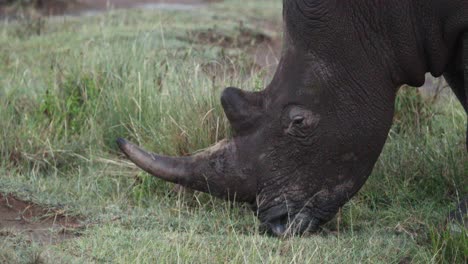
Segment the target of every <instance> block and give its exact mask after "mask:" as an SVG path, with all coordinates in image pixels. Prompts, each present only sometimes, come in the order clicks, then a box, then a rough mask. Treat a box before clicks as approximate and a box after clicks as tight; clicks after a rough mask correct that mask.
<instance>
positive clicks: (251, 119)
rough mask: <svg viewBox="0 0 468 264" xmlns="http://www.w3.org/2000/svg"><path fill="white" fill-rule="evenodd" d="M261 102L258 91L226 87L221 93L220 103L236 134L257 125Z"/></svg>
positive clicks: (260, 113) (260, 112)
mask: <svg viewBox="0 0 468 264" xmlns="http://www.w3.org/2000/svg"><path fill="white" fill-rule="evenodd" d="M262 104H263V100H262V96H261V95H260V92H246V91H242V90H241V89H238V88H235V87H228V88H226V89H224V91H223V93H222V95H221V105H222V106H223V109H224V112H225V114H226V117H227V118H228V120H229V122H230V124H231V127H232V129H233V131H234V133H235V134H236V135H239V134H243V133H246V132H248V131H249V130H250V129H252V128H253V127H255V126H256V125H258V122H259V120H260V116H261V115H262Z"/></svg>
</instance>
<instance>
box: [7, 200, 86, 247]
mask: <svg viewBox="0 0 468 264" xmlns="http://www.w3.org/2000/svg"><path fill="white" fill-rule="evenodd" d="M80 226H81V225H80V224H79V219H78V218H76V217H70V216H67V215H66V214H64V212H63V211H61V210H60V209H57V208H46V207H42V206H39V205H37V204H34V203H32V202H28V201H23V200H20V199H18V198H16V197H14V196H13V195H3V194H0V237H2V236H15V235H18V234H24V235H27V236H28V237H29V238H30V240H31V241H34V242H37V243H41V244H55V243H58V242H61V241H63V240H66V239H71V238H75V237H77V234H76V233H75V232H73V230H75V229H76V228H77V227H80Z"/></svg>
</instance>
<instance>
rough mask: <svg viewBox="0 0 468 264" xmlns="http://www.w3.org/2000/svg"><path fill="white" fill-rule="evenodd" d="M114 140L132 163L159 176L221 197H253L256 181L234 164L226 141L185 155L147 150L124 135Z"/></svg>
mask: <svg viewBox="0 0 468 264" xmlns="http://www.w3.org/2000/svg"><path fill="white" fill-rule="evenodd" d="M117 144H118V145H119V147H120V149H121V150H122V152H123V153H125V155H126V156H127V157H128V158H129V159H130V160H131V161H132V162H133V163H135V164H136V165H137V166H138V167H140V168H141V169H143V170H144V171H146V172H148V173H150V174H151V175H154V176H156V177H158V178H160V179H162V180H165V181H168V182H172V183H177V184H180V185H182V186H185V187H188V188H190V189H193V190H196V191H201V192H205V193H209V194H211V195H214V196H217V197H220V198H224V199H230V200H237V201H241V202H251V201H253V200H255V186H256V185H255V184H256V183H255V182H254V181H253V180H252V179H250V178H248V177H243V175H242V171H241V169H239V167H238V166H236V160H237V158H236V148H235V145H234V144H232V143H230V142H227V141H221V142H219V143H218V144H216V145H214V146H212V147H210V148H208V149H206V150H204V151H202V152H200V153H197V154H195V155H193V156H188V157H167V156H162V155H157V154H153V153H149V152H147V151H145V150H143V149H141V148H140V147H138V146H136V145H134V144H132V143H130V142H128V141H126V140H125V139H118V140H117Z"/></svg>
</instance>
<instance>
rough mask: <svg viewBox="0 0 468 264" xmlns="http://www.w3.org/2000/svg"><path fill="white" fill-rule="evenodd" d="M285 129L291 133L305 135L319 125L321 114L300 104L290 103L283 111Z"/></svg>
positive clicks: (287, 132)
mask: <svg viewBox="0 0 468 264" xmlns="http://www.w3.org/2000/svg"><path fill="white" fill-rule="evenodd" d="M282 119H283V121H282V123H283V129H284V132H285V133H286V134H289V135H293V136H294V135H303V134H304V135H305V134H308V133H310V132H312V131H313V129H314V128H315V127H316V126H317V124H318V122H319V120H320V115H318V114H315V113H313V112H312V111H311V110H309V109H307V108H305V107H303V106H300V105H290V106H288V107H286V108H285V110H284V112H283V118H282Z"/></svg>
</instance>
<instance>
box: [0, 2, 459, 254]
mask: <svg viewBox="0 0 468 264" xmlns="http://www.w3.org/2000/svg"><path fill="white" fill-rule="evenodd" d="M266 3H268V4H266ZM280 18H281V6H280V3H276V2H275V3H274V4H272V3H271V2H267V1H249V2H247V3H246V2H245V1H243V2H240V1H235V0H230V1H226V2H224V3H220V4H215V5H212V6H209V7H206V8H202V9H196V10H192V11H183V12H180V11H179V12H176V11H164V12H163V11H136V10H131V11H128V10H127V11H116V12H111V13H107V14H102V15H99V16H93V17H67V18H50V19H40V20H38V22H37V23H41V24H40V25H37V24H34V20H33V22H31V21H30V20H29V21H28V22H27V23H23V22H22V21H10V22H2V25H1V26H0V62H1V63H0V192H2V193H14V194H15V195H16V196H19V197H21V198H24V199H27V200H32V201H34V202H36V203H39V204H43V205H53V206H60V207H61V208H63V209H64V210H65V212H66V213H67V214H70V215H79V216H81V217H82V219H83V224H85V226H87V228H84V229H80V230H76V231H77V232H78V233H79V234H80V236H79V237H78V238H76V239H73V240H67V241H64V242H62V243H60V244H56V245H42V244H38V243H36V242H28V240H27V238H26V237H25V236H24V235H23V234H13V235H12V234H9V235H0V262H10V263H11V262H33V263H40V262H51V263H56V262H65V263H68V262H70V263H82V262H116V263H127V262H141V263H154V262H170V263H172V262H198V263H218V262H234V263H239V262H240V263H242V262H249V263H250V262H251V263H257V262H268V263H270V262H272V263H285V262H290V263H307V262H309V263H310V262H313V263H321V262H330V263H335V262H336V263H353V262H365V263H410V262H414V263H431V262H432V263H439V262H446V263H456V262H458V263H463V262H466V260H467V255H468V254H467V247H468V246H467V241H466V239H467V235H466V231H465V232H462V233H460V234H453V233H451V232H450V231H446V230H444V229H442V228H440V225H441V224H442V223H443V222H444V220H445V217H446V215H447V214H448V212H449V211H450V210H452V209H454V207H455V204H456V200H457V199H459V198H460V197H461V196H463V195H466V194H468V180H467V177H466V175H468V162H467V160H468V157H467V153H466V150H465V147H464V146H465V128H466V123H465V122H466V115H465V113H464V112H463V109H462V108H461V106H460V105H459V103H458V102H456V100H455V98H454V97H453V96H452V95H447V96H443V97H442V98H440V99H439V100H437V101H436V102H433V101H432V100H428V99H425V98H424V97H421V96H420V95H419V94H418V93H416V92H415V90H414V89H412V88H404V89H402V91H401V93H400V95H399V98H398V101H397V106H396V108H397V113H396V116H395V124H394V127H393V128H392V130H391V132H390V134H389V139H388V141H387V144H386V146H385V149H384V151H383V153H382V155H381V157H380V159H379V161H378V163H377V165H376V168H375V170H374V172H373V174H372V175H371V177H370V178H369V180H368V182H367V183H366V185H365V186H364V188H363V189H362V190H361V192H360V193H359V194H358V195H357V196H356V197H354V198H353V199H352V200H351V202H349V203H348V204H347V205H346V206H345V207H344V208H343V209H342V211H341V213H340V214H339V215H338V217H337V218H336V219H335V220H333V221H332V222H331V223H329V224H327V225H326V226H325V227H324V231H322V232H321V233H319V234H317V235H314V236H309V237H292V238H287V239H276V238H271V237H267V236H264V235H261V234H259V232H258V230H257V228H258V222H257V220H256V218H255V216H254V215H253V213H252V212H251V211H250V210H249V209H248V208H247V207H246V206H244V205H237V204H234V205H233V204H231V203H228V202H224V201H220V200H216V199H212V198H211V197H209V196H208V195H204V194H199V193H196V194H189V193H187V194H179V195H176V194H174V193H172V192H171V188H172V185H171V184H168V183H164V182H162V181H160V180H157V179H154V178H152V177H150V176H148V175H147V174H145V173H142V172H141V171H140V170H137V169H135V168H134V167H133V166H132V165H131V164H130V163H129V162H128V161H126V160H125V159H124V157H123V156H122V155H121V154H120V153H119V152H118V151H117V148H116V145H115V143H114V139H115V138H117V137H126V138H129V139H131V140H132V141H134V142H136V143H138V144H140V145H143V146H145V147H147V148H148V149H152V150H155V151H157V152H159V153H164V154H168V155H185V154H188V153H191V152H193V151H195V150H197V149H200V148H204V147H207V146H209V145H211V144H213V143H214V142H216V141H217V140H220V139H222V138H224V137H228V136H229V135H230V131H229V126H228V123H227V120H226V118H225V117H224V115H223V112H222V109H221V107H220V103H219V94H220V92H221V89H222V88H224V87H227V86H239V87H242V88H245V89H251V90H259V89H262V88H263V86H264V85H265V84H266V81H265V79H266V78H265V76H266V73H265V71H264V70H262V69H261V68H258V67H252V58H251V57H252V56H250V55H249V51H250V50H251V48H252V43H250V44H249V43H248V42H245V41H240V42H235V43H236V44H235V45H219V42H217V43H218V44H216V41H215V43H210V42H209V41H208V42H206V43H204V42H203V41H200V39H195V40H194V41H187V37H190V36H193V34H192V33H193V32H206V31H208V30H211V31H215V32H222V33H223V34H224V35H225V36H238V35H240V33H239V32H241V30H242V28H247V29H249V30H252V31H255V32H256V31H261V33H264V34H268V35H269V36H270V37H272V38H277V37H278V34H279V33H275V31H272V30H271V29H268V28H265V25H266V24H269V23H273V24H274V25H276V26H278V25H279V24H280V21H279V20H280ZM240 21H242V23H240ZM29 27H31V28H29ZM37 27H40V30H37ZM240 27H241V28H240ZM244 37H245V36H244ZM222 41H226V40H224V39H223V40H222ZM233 41H235V40H233ZM239 43H244V44H242V45H239ZM207 65H208V66H207ZM213 65H214V66H215V67H213ZM96 223H97V224H96Z"/></svg>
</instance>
